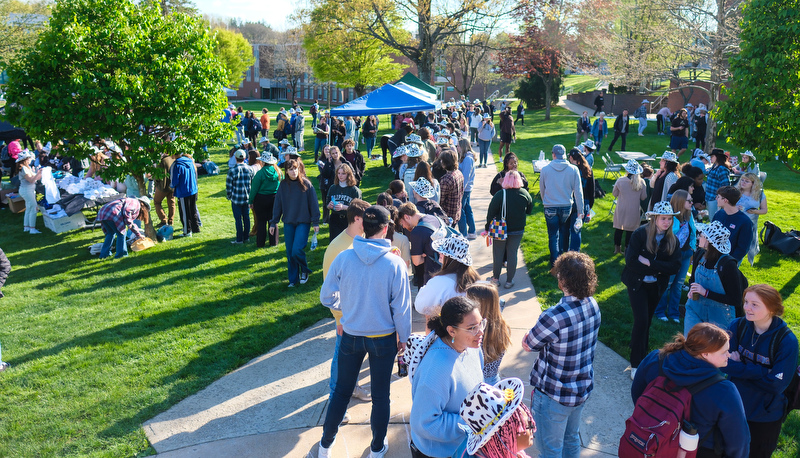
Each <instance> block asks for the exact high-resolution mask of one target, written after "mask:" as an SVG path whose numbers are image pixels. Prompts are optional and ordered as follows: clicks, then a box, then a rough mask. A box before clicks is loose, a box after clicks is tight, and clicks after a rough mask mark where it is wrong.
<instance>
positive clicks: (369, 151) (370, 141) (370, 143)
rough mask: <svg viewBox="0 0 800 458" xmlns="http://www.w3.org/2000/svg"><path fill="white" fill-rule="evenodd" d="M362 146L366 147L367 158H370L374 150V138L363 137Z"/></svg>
mask: <svg viewBox="0 0 800 458" xmlns="http://www.w3.org/2000/svg"><path fill="white" fill-rule="evenodd" d="M364 144H365V145H367V156H372V150H373V149H375V137H364Z"/></svg>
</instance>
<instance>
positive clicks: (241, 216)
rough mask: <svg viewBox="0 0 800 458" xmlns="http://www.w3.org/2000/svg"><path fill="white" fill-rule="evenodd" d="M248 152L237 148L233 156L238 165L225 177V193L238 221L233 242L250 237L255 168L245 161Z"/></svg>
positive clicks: (244, 240)
mask: <svg viewBox="0 0 800 458" xmlns="http://www.w3.org/2000/svg"><path fill="white" fill-rule="evenodd" d="M245 156H247V153H245V152H244V150H241V149H239V150H236V152H235V153H233V157H235V158H236V165H234V166H233V167H232V168H231V169H230V170H228V176H227V178H226V179H225V194H226V195H227V198H228V200H230V201H231V209H232V210H233V219H234V221H235V223H236V240H233V241H232V242H231V243H244V242H246V241H247V240H248V239H249V238H250V235H249V234H250V210H249V209H248V208H247V205H248V203H249V200H250V182H252V181H253V176H254V175H255V173H254V172H253V168H252V167H250V166H249V165H247V164H245V163H244V158H245Z"/></svg>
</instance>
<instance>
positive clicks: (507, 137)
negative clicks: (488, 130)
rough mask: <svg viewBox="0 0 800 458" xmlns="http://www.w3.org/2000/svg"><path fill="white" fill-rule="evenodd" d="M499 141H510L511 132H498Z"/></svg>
mask: <svg viewBox="0 0 800 458" xmlns="http://www.w3.org/2000/svg"><path fill="white" fill-rule="evenodd" d="M500 141H501V142H502V143H511V134H508V133H506V132H500Z"/></svg>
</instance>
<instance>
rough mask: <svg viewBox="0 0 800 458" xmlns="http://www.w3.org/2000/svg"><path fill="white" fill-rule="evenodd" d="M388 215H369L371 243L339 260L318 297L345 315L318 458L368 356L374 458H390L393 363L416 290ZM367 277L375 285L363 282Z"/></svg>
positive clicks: (360, 240)
mask: <svg viewBox="0 0 800 458" xmlns="http://www.w3.org/2000/svg"><path fill="white" fill-rule="evenodd" d="M389 218H390V215H389V211H388V210H386V208H384V207H381V206H377V205H373V206H371V207H369V208H368V209H366V210H365V211H364V217H363V219H362V224H363V227H364V235H365V236H366V238H364V237H361V236H356V237H355V239H354V240H353V249H352V250H345V251H343V252H342V253H340V254H339V255H338V256H336V259H334V260H333V263H332V264H331V267H330V269H329V270H328V274H327V276H325V281H324V283H323V284H322V290H321V291H320V293H319V298H320V302H322V305H324V306H326V307H328V308H331V309H333V310H337V311H341V312H342V318H341V320H340V323H341V325H342V328H343V332H342V341H341V344H340V347H339V348H340V352H339V360H338V364H337V366H338V379H337V380H336V387H335V388H334V391H333V396H332V397H331V401H330V404H329V405H328V413H327V415H326V416H325V424H324V426H323V428H322V440H321V441H320V444H319V450H318V452H317V456H318V457H320V458H322V457H329V456H331V448H332V447H333V442H334V440H335V439H336V434H337V433H338V431H339V424H340V423H341V421H342V418H344V414H345V411H346V410H347V403H348V402H349V401H350V395H351V394H353V388H354V387H355V385H356V381H357V379H358V374H359V372H360V370H361V363H362V362H363V361H364V356H366V355H368V356H369V370H370V377H371V384H372V416H371V424H372V444H371V446H370V455H369V456H370V457H383V456H384V455H385V454H386V448H387V445H386V430H387V428H388V426H389V384H390V382H391V378H392V367H393V365H394V358H395V355H396V354H397V352H398V351H400V350H402V349H405V346H406V341H408V336H409V334H410V333H411V289H410V286H409V283H408V274H407V273H406V264H405V262H404V261H403V259H402V258H401V257H400V256H398V255H396V254H394V253H393V252H392V245H391V243H390V242H389V240H387V239H386V238H385V237H386V230H387V228H388V226H389ZM364 272H369V273H370V281H369V282H364Z"/></svg>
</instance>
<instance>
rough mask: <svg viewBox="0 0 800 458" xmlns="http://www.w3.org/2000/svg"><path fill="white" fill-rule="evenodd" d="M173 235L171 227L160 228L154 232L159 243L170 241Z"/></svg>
mask: <svg viewBox="0 0 800 458" xmlns="http://www.w3.org/2000/svg"><path fill="white" fill-rule="evenodd" d="M173 233H174V229H173V228H172V226H161V227H159V228H158V230H157V231H156V238H157V239H158V241H159V242H163V241H166V240H172V234H173Z"/></svg>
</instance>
